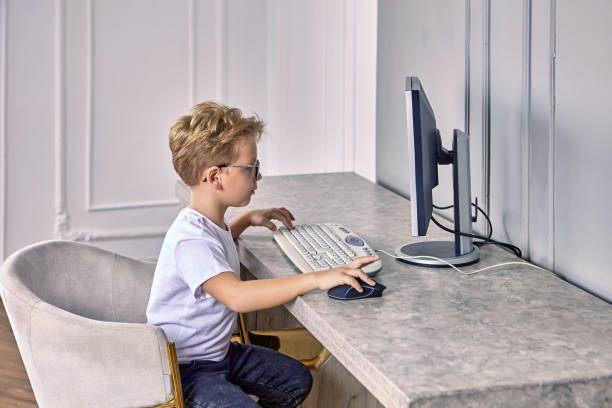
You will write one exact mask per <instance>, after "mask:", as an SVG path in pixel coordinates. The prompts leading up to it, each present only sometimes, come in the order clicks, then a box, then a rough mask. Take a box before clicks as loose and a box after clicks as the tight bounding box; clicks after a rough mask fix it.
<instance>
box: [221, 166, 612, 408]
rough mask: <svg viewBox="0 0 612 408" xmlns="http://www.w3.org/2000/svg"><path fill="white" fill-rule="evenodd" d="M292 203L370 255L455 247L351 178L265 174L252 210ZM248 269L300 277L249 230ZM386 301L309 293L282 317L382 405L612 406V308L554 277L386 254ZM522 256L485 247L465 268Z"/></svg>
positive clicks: (259, 231) (261, 231)
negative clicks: (407, 247)
mask: <svg viewBox="0 0 612 408" xmlns="http://www.w3.org/2000/svg"><path fill="white" fill-rule="evenodd" d="M281 206H282V207H286V208H288V209H289V210H290V211H291V212H292V213H293V214H294V215H295V218H296V221H295V222H296V223H298V224H302V223H321V222H337V223H341V224H345V225H346V226H347V227H349V228H351V229H352V230H353V231H355V232H356V233H358V234H360V235H361V236H363V237H364V238H365V239H366V240H367V241H368V243H369V244H370V245H371V246H372V247H373V248H375V249H384V250H386V251H387V252H390V253H393V252H394V251H395V248H397V247H398V246H400V245H401V244H404V243H407V242H410V241H419V240H423V239H427V240H436V239H438V240H440V239H442V240H448V239H450V236H449V234H448V233H446V232H444V231H442V230H440V229H439V228H437V227H436V226H435V225H433V223H432V224H431V225H430V230H429V232H428V235H427V237H412V235H411V234H410V205H409V201H408V200H406V199H404V198H403V197H401V196H399V195H397V194H395V193H393V192H391V191H389V190H387V189H385V188H383V187H381V186H379V185H377V184H375V183H372V182H370V181H368V180H366V179H364V178H362V177H360V176H358V175H356V174H354V173H331V174H316V175H296V176H276V177H264V178H263V180H261V181H260V182H259V188H258V190H257V193H256V194H255V195H254V196H253V199H252V201H251V204H250V205H249V206H248V207H246V208H233V209H231V210H230V211H229V212H228V214H227V218H228V219H231V218H232V217H233V216H235V215H237V214H239V213H241V212H243V211H245V210H247V209H253V208H266V207H281ZM238 246H239V251H240V258H241V262H242V263H243V264H244V265H245V266H246V267H247V268H248V269H249V270H250V271H251V273H252V274H253V275H255V276H256V277H257V278H259V279H265V278H275V277H282V276H290V275H293V274H296V273H299V272H298V270H297V269H296V268H295V267H294V266H293V265H292V263H291V262H290V261H289V259H288V258H287V257H286V256H285V255H284V254H283V253H282V252H281V250H280V249H279V247H278V246H277V245H276V243H275V242H274V240H273V238H272V232H271V231H269V230H268V229H266V228H263V227H257V228H249V229H247V230H246V231H245V232H244V233H243V235H241V237H240V239H239V240H238ZM381 258H382V260H383V262H384V267H383V269H382V271H381V272H379V274H378V275H377V276H376V277H375V279H376V280H377V281H379V282H380V283H382V284H384V285H386V286H387V289H386V290H385V292H384V296H383V297H381V298H372V299H364V300H356V301H350V302H343V301H337V300H332V299H330V298H328V297H327V294H326V293H325V292H322V291H313V292H310V293H308V294H305V295H303V296H300V297H298V298H297V299H296V300H294V301H292V302H290V303H288V304H286V307H287V309H288V310H289V311H290V312H291V313H292V314H293V315H295V316H296V318H297V319H298V320H299V321H300V322H301V323H302V324H303V325H304V326H305V327H306V328H307V329H308V330H309V331H310V332H311V333H312V334H313V335H314V336H315V337H317V339H319V341H321V343H322V344H323V345H324V346H325V347H327V349H328V350H329V351H330V352H331V353H332V354H333V355H334V356H335V357H336V358H337V359H338V360H339V361H340V362H341V363H342V364H343V365H344V366H345V367H346V368H347V369H348V370H349V371H350V372H351V373H352V374H353V375H354V376H355V377H356V378H357V379H358V380H359V381H360V382H361V383H362V384H363V385H364V386H365V387H366V388H367V389H368V390H369V391H370V392H371V393H372V394H373V395H374V396H375V397H376V398H377V399H378V400H379V401H380V402H381V403H382V404H383V405H385V406H387V407H447V406H466V407H467V406H469V407H481V406H482V407H490V406H499V407H505V406H508V407H511V406H512V407H514V406H541V407H542V406H543V407H546V406H551V407H553V406H555V407H557V406H562V407H566V406H585V407H586V406H589V407H600V406H612V306H611V305H610V304H608V303H606V302H605V301H603V300H601V299H599V298H597V297H594V296H592V295H590V294H588V293H586V292H584V291H583V290H581V289H579V288H577V287H575V286H573V285H571V284H570V283H567V282H566V281H564V280H562V279H560V278H559V277H557V276H555V275H553V274H552V273H550V272H546V271H541V270H537V269H534V268H530V267H528V266H522V265H508V266H502V267H499V268H495V269H492V270H487V271H484V272H482V273H479V274H476V275H472V276H465V275H461V274H459V273H458V272H456V271H453V270H452V269H447V268H441V269H429V268H421V267H416V266H412V265H408V264H405V263H402V262H400V261H397V260H395V259H392V258H390V257H388V256H386V255H381ZM513 260H514V261H515V260H518V259H517V258H515V257H514V256H513V255H511V254H510V253H508V252H506V251H504V250H502V249H500V248H497V247H494V246H491V245H487V246H484V247H482V248H481V260H480V262H479V263H477V264H475V265H472V266H468V267H464V268H463V269H464V270H466V271H470V270H474V269H477V268H481V267H484V266H488V265H493V264H497V263H501V262H506V261H513Z"/></svg>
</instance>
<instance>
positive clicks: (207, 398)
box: [179, 343, 312, 408]
mask: <svg viewBox="0 0 612 408" xmlns="http://www.w3.org/2000/svg"><path fill="white" fill-rule="evenodd" d="M179 370H180V372H181V383H182V386H183V398H184V400H185V407H187V408H191V407H194V408H209V407H210V408H212V407H214V408H230V407H231V408H234V407H236V408H238V407H239V408H243V407H244V408H247V407H260V406H261V407H296V406H298V405H299V404H300V403H301V402H302V401H304V399H306V397H307V396H308V393H309V392H310V387H311V386H312V376H311V375H310V371H308V369H307V368H306V367H305V366H304V365H303V364H302V363H300V362H299V361H297V360H294V359H293V358H291V357H288V356H286V355H284V354H281V353H279V352H277V351H274V350H271V349H267V348H264V347H259V346H254V345H251V344H241V343H230V348H229V352H228V353H227V356H226V357H225V358H224V359H223V360H221V361H218V362H216V361H210V360H194V361H192V362H190V363H186V364H179ZM247 394H252V395H256V396H257V397H259V401H258V402H255V401H253V400H252V399H251V398H250V397H249V396H248V395H247Z"/></svg>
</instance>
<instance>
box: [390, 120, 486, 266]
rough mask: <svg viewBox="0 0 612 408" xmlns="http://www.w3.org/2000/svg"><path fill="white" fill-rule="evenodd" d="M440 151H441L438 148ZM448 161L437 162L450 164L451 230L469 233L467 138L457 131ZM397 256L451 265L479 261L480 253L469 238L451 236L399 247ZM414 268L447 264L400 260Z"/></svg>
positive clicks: (468, 157) (396, 252)
mask: <svg viewBox="0 0 612 408" xmlns="http://www.w3.org/2000/svg"><path fill="white" fill-rule="evenodd" d="M442 150H444V149H442ZM444 152H445V153H446V154H449V153H450V154H451V155H452V160H448V161H440V163H441V164H446V163H448V164H450V163H452V165H453V201H454V207H453V208H454V218H455V231H461V232H465V233H468V234H471V233H472V208H471V207H472V195H471V194H472V193H471V186H470V137H469V135H466V134H465V133H463V132H461V131H460V130H457V129H455V130H454V132H453V151H452V152H446V151H444ZM395 255H397V256H399V257H412V256H433V257H436V258H440V259H443V260H445V261H446V262H448V263H450V264H451V265H455V266H461V265H469V264H472V263H475V262H478V261H479V260H480V250H479V249H478V247H476V246H474V245H473V244H472V238H471V237H466V236H461V235H458V234H455V240H454V241H421V242H413V243H408V244H405V245H402V246H400V247H399V248H397V249H396V250H395ZM400 261H403V262H407V263H410V264H414V265H419V266H426V267H433V268H440V267H448V266H449V265H448V264H446V263H444V262H440V261H438V260H436V259H431V258H413V259H400Z"/></svg>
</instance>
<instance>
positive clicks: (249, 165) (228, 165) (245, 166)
mask: <svg viewBox="0 0 612 408" xmlns="http://www.w3.org/2000/svg"><path fill="white" fill-rule="evenodd" d="M259 164H260V163H259V160H257V161H256V162H255V164H221V165H219V166H217V167H219V168H223V167H241V168H243V169H252V168H255V180H257V177H259ZM202 181H204V182H205V183H206V178H204V180H202Z"/></svg>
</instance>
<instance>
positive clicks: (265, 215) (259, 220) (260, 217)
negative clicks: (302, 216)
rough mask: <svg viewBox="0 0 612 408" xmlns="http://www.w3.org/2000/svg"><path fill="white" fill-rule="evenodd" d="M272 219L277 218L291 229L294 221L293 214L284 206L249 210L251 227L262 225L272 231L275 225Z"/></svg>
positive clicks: (274, 229)
mask: <svg viewBox="0 0 612 408" xmlns="http://www.w3.org/2000/svg"><path fill="white" fill-rule="evenodd" d="M272 220H279V221H280V222H282V223H283V225H284V226H285V227H287V229H293V223H292V222H291V221H295V218H294V217H293V214H291V212H289V210H287V209H286V208H285V207H281V208H265V209H263V210H254V211H251V212H250V217H249V225H251V226H252V227H256V226H262V227H266V228H268V229H270V230H272V231H276V225H274V223H273V222H272Z"/></svg>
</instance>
